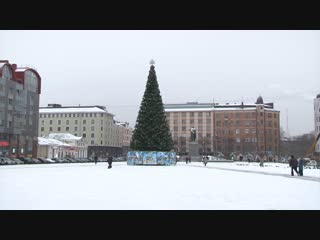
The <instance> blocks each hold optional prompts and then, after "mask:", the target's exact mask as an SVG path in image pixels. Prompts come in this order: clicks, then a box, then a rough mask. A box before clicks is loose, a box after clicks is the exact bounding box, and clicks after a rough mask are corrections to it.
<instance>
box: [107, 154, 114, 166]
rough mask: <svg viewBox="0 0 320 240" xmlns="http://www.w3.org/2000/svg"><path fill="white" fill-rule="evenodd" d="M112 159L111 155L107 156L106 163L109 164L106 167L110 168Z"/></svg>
mask: <svg viewBox="0 0 320 240" xmlns="http://www.w3.org/2000/svg"><path fill="white" fill-rule="evenodd" d="M112 160H113V158H112V156H109V157H108V160H107V162H108V165H109V166H108V168H112Z"/></svg>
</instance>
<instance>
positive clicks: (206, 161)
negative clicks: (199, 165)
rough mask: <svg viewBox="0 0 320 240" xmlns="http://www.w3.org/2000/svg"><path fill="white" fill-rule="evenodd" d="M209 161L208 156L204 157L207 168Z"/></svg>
mask: <svg viewBox="0 0 320 240" xmlns="http://www.w3.org/2000/svg"><path fill="white" fill-rule="evenodd" d="M208 161H209V157H208V156H204V157H203V163H204V165H205V166H207V163H208Z"/></svg>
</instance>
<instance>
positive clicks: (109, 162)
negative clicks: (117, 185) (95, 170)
mask: <svg viewBox="0 0 320 240" xmlns="http://www.w3.org/2000/svg"><path fill="white" fill-rule="evenodd" d="M112 161H113V157H112V156H108V160H107V162H108V168H112ZM97 163H98V155H97V154H95V155H94V164H97Z"/></svg>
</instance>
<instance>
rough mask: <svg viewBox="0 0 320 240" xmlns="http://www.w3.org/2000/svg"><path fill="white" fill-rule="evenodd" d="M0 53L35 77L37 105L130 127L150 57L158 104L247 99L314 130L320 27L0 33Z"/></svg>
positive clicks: (301, 129)
mask: <svg viewBox="0 0 320 240" xmlns="http://www.w3.org/2000/svg"><path fill="white" fill-rule="evenodd" d="M0 59H2V60H9V61H10V63H16V64H17V65H18V67H19V66H26V65H30V66H32V67H34V68H35V69H36V70H37V71H38V72H39V74H40V75H41V77H42V93H41V96H40V106H47V104H48V103H59V104H62V105H79V104H80V105H104V106H106V107H107V110H108V111H109V112H111V113H113V114H115V119H116V120H119V121H128V122H129V123H130V125H131V126H132V127H134V124H135V121H136V118H137V114H138V111H139V107H140V103H141V100H142V96H143V93H144V90H145V85H146V81H147V77H148V72H149V67H150V65H149V61H150V59H154V60H155V62H156V64H155V67H156V73H157V78H158V83H159V86H160V92H161V95H162V99H163V102H164V103H185V102H188V101H198V102H212V101H213V99H214V101H215V102H219V103H221V104H222V103H227V102H229V103H234V102H237V103H239V102H241V100H242V99H243V101H244V103H254V102H255V101H256V99H257V97H258V96H259V95H260V94H261V95H262V97H263V99H264V102H274V106H275V109H276V110H280V116H281V126H282V127H283V128H284V130H286V129H287V124H286V122H287V121H286V118H287V112H288V123H289V124H288V125H289V126H288V127H289V133H290V135H298V134H303V133H307V132H310V131H312V130H314V112H313V99H314V98H315V97H316V95H317V94H319V93H320V31H199V30H198V31H177V30H170V31H160V30H157V31H150V30H149V31H123V30H121V31H120V30H119V31H66V30H64V31H0Z"/></svg>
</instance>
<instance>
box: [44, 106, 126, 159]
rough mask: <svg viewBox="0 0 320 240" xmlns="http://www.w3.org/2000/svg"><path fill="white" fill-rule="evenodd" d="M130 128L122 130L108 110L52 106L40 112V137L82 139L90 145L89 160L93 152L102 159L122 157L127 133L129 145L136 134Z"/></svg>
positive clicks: (91, 107)
mask: <svg viewBox="0 0 320 240" xmlns="http://www.w3.org/2000/svg"><path fill="white" fill-rule="evenodd" d="M122 128H127V129H130V128H129V126H128V125H126V126H123V125H121V126H119V125H118V124H116V121H115V120H114V115H113V114H111V113H109V112H108V111H107V110H106V108H105V107H104V106H97V105H95V106H69V107H63V106H61V105H59V104H49V105H48V107H40V109H39V136H40V137H43V136H49V135H50V134H51V133H70V134H73V135H74V136H76V137H82V138H83V140H84V141H85V142H86V143H87V144H88V148H89V151H88V156H91V155H92V154H93V152H97V151H99V152H101V153H100V154H101V155H107V153H108V154H113V153H114V154H116V155H120V154H121V152H122V148H123V143H124V141H123V138H124V137H123V136H122V133H123V132H126V134H127V137H126V141H125V143H126V144H127V142H128V141H129V142H130V140H131V133H132V130H131V131H130V130H128V131H123V130H122Z"/></svg>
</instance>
